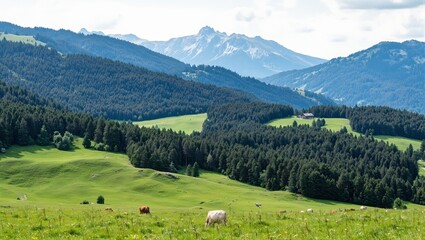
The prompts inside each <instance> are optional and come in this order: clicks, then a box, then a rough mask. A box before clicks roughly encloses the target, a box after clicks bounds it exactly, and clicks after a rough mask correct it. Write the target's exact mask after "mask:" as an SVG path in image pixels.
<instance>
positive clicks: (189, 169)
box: [186, 164, 193, 176]
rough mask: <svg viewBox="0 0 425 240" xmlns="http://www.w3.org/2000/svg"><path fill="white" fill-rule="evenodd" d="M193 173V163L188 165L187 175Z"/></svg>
mask: <svg viewBox="0 0 425 240" xmlns="http://www.w3.org/2000/svg"><path fill="white" fill-rule="evenodd" d="M192 173H193V168H192V165H190V164H189V165H187V167H186V175H187V176H192Z"/></svg>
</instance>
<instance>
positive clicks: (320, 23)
mask: <svg viewBox="0 0 425 240" xmlns="http://www.w3.org/2000/svg"><path fill="white" fill-rule="evenodd" d="M423 2H424V0H420V1H417V0H416V1H415V0H409V1H406V0H356V1H354V0H232V1H228V0H214V1H210V0H197V1H193V0H179V1H172V0H156V1H148V0H121V1H112V0H90V1H86V0H73V1H60V0H35V1H30V0H20V1H10V0H7V1H6V0H0V6H2V10H1V12H2V13H1V15H0V20H2V21H9V22H12V23H15V24H18V25H22V26H27V27H28V26H30V27H32V26H44V27H48V28H54V29H59V28H65V29H70V30H73V31H79V30H80V29H81V28H82V27H85V28H87V29H89V30H91V31H93V30H95V31H103V32H105V33H107V34H109V33H121V34H125V33H134V34H136V35H138V36H139V37H141V38H145V39H149V40H167V39H170V38H172V37H178V36H184V35H192V34H195V33H197V32H198V31H199V29H200V28H201V27H203V26H206V25H209V26H211V27H214V28H215V29H216V30H219V31H221V32H227V33H229V34H230V33H241V34H245V35H248V36H251V37H253V36H257V35H259V36H262V37H263V38H265V39H270V40H275V41H276V42H278V43H280V44H282V45H284V46H285V47H287V48H289V49H292V50H295V51H298V52H301V53H304V54H308V55H312V56H318V57H322V58H328V59H329V58H332V57H338V56H346V55H349V54H350V53H353V52H355V51H358V50H362V49H365V48H368V47H370V46H371V45H373V44H376V43H378V42H380V41H404V40H407V39H411V38H415V39H417V40H421V41H425V36H424V32H423V29H424V23H425V18H424V16H425V14H423V13H424V12H425V5H423Z"/></svg>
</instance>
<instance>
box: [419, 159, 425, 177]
mask: <svg viewBox="0 0 425 240" xmlns="http://www.w3.org/2000/svg"><path fill="white" fill-rule="evenodd" d="M418 165H419V175H422V176H425V161H424V160H419V161H418Z"/></svg>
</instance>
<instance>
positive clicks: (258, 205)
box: [255, 203, 263, 207]
mask: <svg viewBox="0 0 425 240" xmlns="http://www.w3.org/2000/svg"><path fill="white" fill-rule="evenodd" d="M255 206H257V207H261V206H263V204H261V203H256V204H255Z"/></svg>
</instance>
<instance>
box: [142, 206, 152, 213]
mask: <svg viewBox="0 0 425 240" xmlns="http://www.w3.org/2000/svg"><path fill="white" fill-rule="evenodd" d="M139 211H140V214H151V211H150V209H149V207H148V206H141V207H139Z"/></svg>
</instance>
